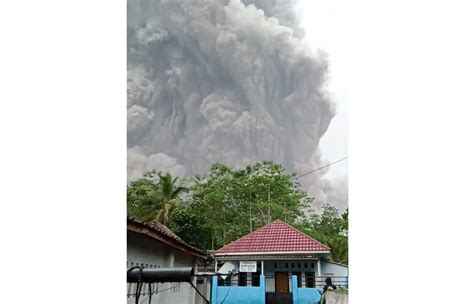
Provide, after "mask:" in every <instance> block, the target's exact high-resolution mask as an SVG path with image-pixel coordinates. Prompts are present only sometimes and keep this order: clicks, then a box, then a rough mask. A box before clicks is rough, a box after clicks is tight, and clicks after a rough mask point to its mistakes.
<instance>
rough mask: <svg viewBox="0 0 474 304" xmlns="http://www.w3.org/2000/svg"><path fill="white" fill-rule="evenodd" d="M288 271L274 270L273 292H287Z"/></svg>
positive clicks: (288, 285)
mask: <svg viewBox="0 0 474 304" xmlns="http://www.w3.org/2000/svg"><path fill="white" fill-rule="evenodd" d="M289 292H290V282H289V280H288V272H275V293H289Z"/></svg>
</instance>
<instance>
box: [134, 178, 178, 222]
mask: <svg viewBox="0 0 474 304" xmlns="http://www.w3.org/2000/svg"><path fill="white" fill-rule="evenodd" d="M177 179H178V178H177V177H176V178H174V179H173V178H172V177H171V175H170V174H169V173H166V174H165V175H164V176H163V175H161V172H157V171H155V170H153V171H149V172H146V173H145V174H144V177H143V178H141V179H138V180H135V181H133V182H131V183H130V185H129V186H128V187H127V212H128V215H131V216H134V217H137V218H139V219H141V220H143V221H147V222H148V221H152V220H156V221H158V222H160V223H163V224H165V225H171V224H172V217H171V215H172V213H173V210H174V209H175V208H176V206H177V205H178V204H179V203H180V198H179V195H180V194H181V193H183V192H185V191H186V190H187V189H186V188H184V187H181V186H178V185H177Z"/></svg>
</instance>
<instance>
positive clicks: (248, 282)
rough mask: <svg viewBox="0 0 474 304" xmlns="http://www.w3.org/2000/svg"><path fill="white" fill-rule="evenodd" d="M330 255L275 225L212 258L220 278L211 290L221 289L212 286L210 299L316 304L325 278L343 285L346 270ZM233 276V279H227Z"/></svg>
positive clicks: (278, 222) (295, 232)
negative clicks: (330, 277) (231, 273)
mask: <svg viewBox="0 0 474 304" xmlns="http://www.w3.org/2000/svg"><path fill="white" fill-rule="evenodd" d="M330 254H331V249H330V248H329V247H328V246H326V245H324V244H322V243H320V242H319V241H317V240H315V239H313V238H311V237H309V236H308V235H306V234H304V233H302V232H300V231H299V230H297V229H295V228H294V227H292V226H290V225H289V224H287V223H285V222H283V221H281V220H276V221H274V222H272V223H270V224H268V225H266V226H263V227H261V228H260V229H258V230H256V231H253V232H251V233H249V234H248V235H246V236H243V237H241V238H240V239H238V240H236V241H234V242H232V243H230V244H228V245H225V246H224V247H222V248H220V249H218V250H217V251H216V252H215V253H214V258H215V270H216V272H217V271H219V273H222V274H223V275H222V276H221V277H220V278H217V277H215V278H214V281H216V283H217V284H213V285H225V286H217V287H215V286H213V291H212V292H213V297H214V298H215V299H216V301H217V302H219V301H221V299H222V298H223V297H224V296H226V297H227V298H226V303H228V304H231V303H239V302H242V303H243V302H244V301H247V302H249V303H250V302H255V303H291V301H292V300H293V303H294V304H296V303H305V301H316V299H317V298H318V297H319V292H318V291H317V288H321V287H322V286H323V284H324V279H325V277H326V276H332V277H333V283H334V284H335V285H339V286H345V285H347V266H346V265H342V264H338V263H334V262H330V261H329V258H330ZM232 271H233V272H234V273H237V274H236V275H234V276H232V278H230V277H229V276H226V275H225V274H228V273H229V272H232ZM232 288H241V289H240V290H239V289H236V290H235V291H234V290H233V289H232ZM239 294H244V295H245V297H247V298H246V299H242V298H241V296H239ZM263 294H264V295H263ZM296 296H298V297H299V298H298V297H296ZM249 297H253V298H249ZM295 297H296V298H295ZM306 303H307V302H306Z"/></svg>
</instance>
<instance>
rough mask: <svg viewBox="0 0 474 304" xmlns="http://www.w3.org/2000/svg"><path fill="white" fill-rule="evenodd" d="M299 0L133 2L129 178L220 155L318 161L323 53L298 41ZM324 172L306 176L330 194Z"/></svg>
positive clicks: (196, 169) (300, 166) (295, 165)
mask: <svg viewBox="0 0 474 304" xmlns="http://www.w3.org/2000/svg"><path fill="white" fill-rule="evenodd" d="M293 2H294V1H291V0H280V1H279V0H260V1H259V0H243V1H239V0H129V1H128V147H129V150H128V178H129V179H134V178H137V177H140V176H141V174H142V173H143V172H144V171H146V170H149V169H157V170H164V171H170V172H171V173H172V174H175V175H184V174H202V173H205V172H206V171H207V170H208V169H209V166H210V165H211V164H213V163H216V162H222V163H225V164H228V165H232V166H243V165H246V164H249V163H253V162H255V161H259V160H274V161H276V162H279V163H282V164H283V165H284V166H285V167H286V168H287V169H288V170H291V171H296V172H299V173H304V172H307V171H310V170H312V169H314V168H317V167H318V166H320V165H321V155H320V150H319V148H318V145H319V141H320V138H321V137H322V135H323V134H324V133H325V132H326V130H327V128H328V126H329V123H330V121H331V119H332V117H333V116H334V107H333V103H332V102H331V100H330V98H329V96H328V93H327V91H326V89H325V77H326V71H327V60H326V57H325V54H324V53H322V52H319V53H314V52H313V51H309V50H308V49H307V48H305V47H304V46H303V44H302V43H301V40H300V39H301V37H302V36H303V34H304V33H303V31H302V29H301V28H299V27H298V22H297V18H296V15H295V13H294V10H293V4H294V3H293ZM318 176H320V175H317V174H314V175H308V176H307V177H305V178H304V179H303V180H302V182H303V183H304V186H305V187H306V189H309V191H310V193H311V194H312V195H315V196H317V197H325V194H324V189H323V187H322V186H323V184H322V182H321V180H320V179H319V177H318ZM326 190H327V189H326Z"/></svg>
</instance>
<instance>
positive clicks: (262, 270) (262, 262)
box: [262, 261, 265, 275]
mask: <svg viewBox="0 0 474 304" xmlns="http://www.w3.org/2000/svg"><path fill="white" fill-rule="evenodd" d="M262 274H263V275H265V273H264V272H263V261H262Z"/></svg>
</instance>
